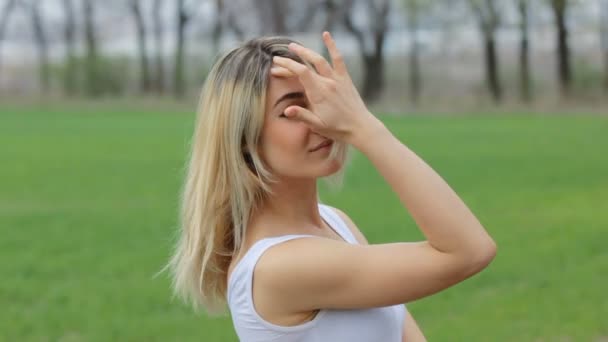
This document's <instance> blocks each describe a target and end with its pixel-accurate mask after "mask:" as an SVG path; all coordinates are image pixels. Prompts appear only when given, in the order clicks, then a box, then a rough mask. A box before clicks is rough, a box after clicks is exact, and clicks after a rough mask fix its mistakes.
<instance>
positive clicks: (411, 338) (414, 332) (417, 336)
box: [331, 207, 426, 342]
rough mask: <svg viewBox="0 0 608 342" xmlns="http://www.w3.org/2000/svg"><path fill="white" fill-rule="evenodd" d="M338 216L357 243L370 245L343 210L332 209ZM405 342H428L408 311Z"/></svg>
mask: <svg viewBox="0 0 608 342" xmlns="http://www.w3.org/2000/svg"><path fill="white" fill-rule="evenodd" d="M331 208H332V209H333V210H334V211H335V212H336V213H337V214H338V216H340V217H341V218H342V220H343V221H344V222H345V223H346V226H347V227H348V229H350V231H351V233H353V235H354V236H355V238H356V239H357V241H358V242H359V243H360V244H362V245H368V244H369V242H368V241H367V238H366V237H365V235H363V232H361V230H360V229H359V227H357V225H356V224H355V222H353V220H352V219H351V218H350V217H349V216H348V215H346V213H344V212H343V211H342V210H340V209H338V208H334V207H331ZM403 342H426V338H425V337H424V334H423V333H422V331H421V330H420V327H418V323H417V322H416V320H415V319H414V317H413V316H412V313H411V311H409V310H408V311H407V312H406V313H405V319H404V320H403Z"/></svg>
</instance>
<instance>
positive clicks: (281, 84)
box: [266, 76, 304, 111]
mask: <svg viewBox="0 0 608 342" xmlns="http://www.w3.org/2000/svg"><path fill="white" fill-rule="evenodd" d="M292 92H304V87H303V86H302V84H301V83H300V81H299V80H298V78H297V77H275V76H270V79H269V82H268V88H267V90H266V108H268V111H271V110H272V109H273V107H274V104H275V103H276V102H277V100H278V99H280V98H281V96H283V95H284V94H287V93H292Z"/></svg>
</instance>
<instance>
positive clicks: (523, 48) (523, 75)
mask: <svg viewBox="0 0 608 342" xmlns="http://www.w3.org/2000/svg"><path fill="white" fill-rule="evenodd" d="M518 7H519V16H520V20H521V24H520V30H521V33H520V34H521V36H520V41H519V83H520V96H521V100H522V101H523V102H525V103H529V102H530V101H531V100H532V89H531V86H530V48H529V44H530V40H529V38H528V32H529V29H528V26H529V25H528V23H529V22H528V0H519V2H518Z"/></svg>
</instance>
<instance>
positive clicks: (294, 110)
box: [285, 106, 323, 129]
mask: <svg viewBox="0 0 608 342" xmlns="http://www.w3.org/2000/svg"><path fill="white" fill-rule="evenodd" d="M285 115H286V116H287V117H288V118H290V119H295V120H299V121H302V122H304V123H306V124H308V125H309V126H311V127H312V128H313V129H314V128H316V127H323V122H322V121H321V119H319V117H318V116H316V115H315V114H313V113H312V112H311V111H309V110H308V109H306V108H304V107H300V106H289V107H287V108H285Z"/></svg>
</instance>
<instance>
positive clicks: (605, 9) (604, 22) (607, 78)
mask: <svg viewBox="0 0 608 342" xmlns="http://www.w3.org/2000/svg"><path fill="white" fill-rule="evenodd" d="M600 21H601V22H600V27H601V29H600V35H601V40H602V54H603V56H604V89H605V90H606V91H608V0H602V1H601V2H600Z"/></svg>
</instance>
